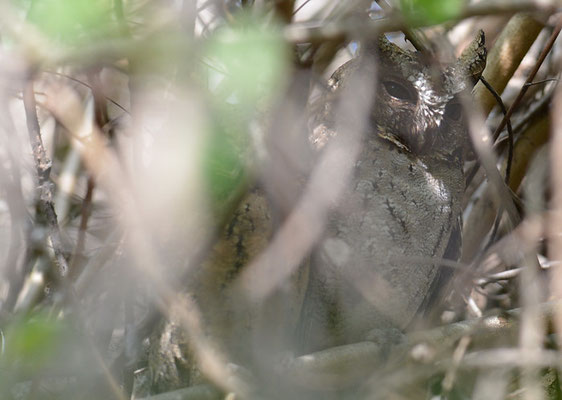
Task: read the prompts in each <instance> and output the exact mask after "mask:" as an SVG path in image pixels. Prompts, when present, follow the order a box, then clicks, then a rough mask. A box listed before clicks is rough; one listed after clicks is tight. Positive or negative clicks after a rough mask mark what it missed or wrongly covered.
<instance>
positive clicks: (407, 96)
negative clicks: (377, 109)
mask: <svg viewBox="0 0 562 400" xmlns="http://www.w3.org/2000/svg"><path fill="white" fill-rule="evenodd" d="M382 84H383V86H384V88H385V89H386V91H387V93H388V94H389V95H391V96H392V97H395V98H397V99H399V100H404V101H407V102H410V103H415V101H416V96H415V95H414V94H413V93H412V92H411V91H410V90H408V88H407V87H406V86H404V85H402V84H401V83H398V82H396V81H383V82H382Z"/></svg>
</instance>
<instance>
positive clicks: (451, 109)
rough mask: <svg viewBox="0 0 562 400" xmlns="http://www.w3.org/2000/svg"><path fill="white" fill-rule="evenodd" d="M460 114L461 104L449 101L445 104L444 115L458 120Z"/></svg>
mask: <svg viewBox="0 0 562 400" xmlns="http://www.w3.org/2000/svg"><path fill="white" fill-rule="evenodd" d="M461 116H462V106H461V105H460V104H459V103H449V104H447V105H446V106H445V117H446V118H448V119H450V120H453V121H458V120H460V119H461Z"/></svg>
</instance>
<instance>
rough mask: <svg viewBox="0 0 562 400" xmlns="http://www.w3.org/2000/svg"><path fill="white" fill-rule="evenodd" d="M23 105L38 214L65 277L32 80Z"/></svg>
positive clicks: (47, 165) (24, 93)
mask: <svg viewBox="0 0 562 400" xmlns="http://www.w3.org/2000/svg"><path fill="white" fill-rule="evenodd" d="M23 104H24V108H25V116H26V121H27V129H28V133H29V140H30V143H31V148H32V151H33V157H34V159H35V167H36V169H37V177H38V189H39V197H38V199H37V206H38V212H39V213H40V214H41V217H43V218H45V222H46V224H47V226H48V227H49V238H50V241H51V242H52V246H53V251H54V253H55V259H56V262H57V267H58V276H59V277H64V276H65V275H66V274H67V273H68V270H69V268H68V263H67V261H66V259H65V258H64V254H63V251H62V242H61V237H60V229H59V224H58V220H57V214H56V213H55V207H54V204H53V183H52V182H51V179H50V174H51V161H50V160H49V159H48V158H47V154H46V152H45V148H44V147H43V141H42V140H41V132H40V128H39V120H38V118H37V106H36V103H35V93H34V91H33V80H32V79H31V78H30V79H29V81H28V82H27V83H26V85H25V88H24V91H23Z"/></svg>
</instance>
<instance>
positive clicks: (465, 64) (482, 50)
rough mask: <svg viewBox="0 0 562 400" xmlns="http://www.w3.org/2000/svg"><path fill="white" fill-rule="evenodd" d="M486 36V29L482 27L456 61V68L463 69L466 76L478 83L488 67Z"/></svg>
mask: <svg viewBox="0 0 562 400" xmlns="http://www.w3.org/2000/svg"><path fill="white" fill-rule="evenodd" d="M485 44H486V38H485V36H484V31H483V30H482V29H480V31H478V33H477V34H476V37H475V38H474V40H473V41H472V42H471V43H470V45H468V47H467V48H466V49H464V51H463V52H462V54H461V55H460V56H459V58H458V59H457V61H456V63H455V64H456V65H455V66H456V69H457V70H459V71H461V72H462V74H463V75H464V76H465V78H467V79H470V80H472V83H473V84H474V83H476V82H477V81H478V79H479V78H480V76H481V75H482V72H483V71H484V68H485V67H486V55H487V51H486V47H485Z"/></svg>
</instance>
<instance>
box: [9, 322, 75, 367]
mask: <svg viewBox="0 0 562 400" xmlns="http://www.w3.org/2000/svg"><path fill="white" fill-rule="evenodd" d="M65 331H66V327H65V326H64V324H63V323H62V322H59V321H56V320H52V319H51V318H48V317H47V316H46V315H43V314H37V315H34V316H31V317H29V318H26V319H24V320H20V321H16V322H14V323H12V324H11V325H10V326H8V327H7V329H6V352H5V354H4V355H3V357H2V359H1V364H4V363H6V364H7V365H11V364H12V365H13V364H14V363H15V364H17V365H18V366H20V367H23V368H24V370H28V371H30V370H31V371H36V370H38V369H41V368H43V367H45V365H46V364H48V363H49V360H50V359H51V358H52V357H53V355H55V354H56V352H57V349H58V346H59V344H60V343H61V336H62V335H63V333H64V332H65ZM6 364H4V365H2V366H3V367H4V366H5V365H6Z"/></svg>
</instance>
